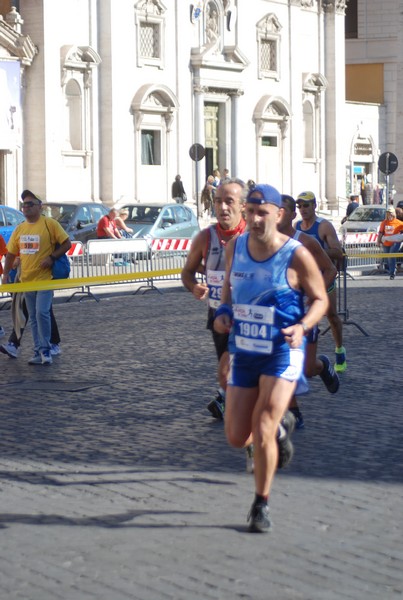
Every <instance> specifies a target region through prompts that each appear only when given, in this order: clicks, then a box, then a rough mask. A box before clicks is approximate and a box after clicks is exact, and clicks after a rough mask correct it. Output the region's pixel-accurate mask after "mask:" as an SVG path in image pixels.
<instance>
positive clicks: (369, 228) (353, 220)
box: [340, 204, 386, 234]
mask: <svg viewBox="0 0 403 600" xmlns="http://www.w3.org/2000/svg"><path fill="white" fill-rule="evenodd" d="M385 218H386V207H385V206H380V205H379V204H364V205H363V206H358V207H357V208H356V209H355V210H354V211H353V212H352V213H351V215H350V216H349V217H347V219H346V221H345V222H344V223H343V225H341V227H340V233H341V234H345V233H357V232H361V233H363V232H368V233H369V232H372V233H373V232H377V231H378V230H379V226H380V224H381V223H382V221H383V220H384V219H385Z"/></svg>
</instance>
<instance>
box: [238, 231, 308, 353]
mask: <svg viewBox="0 0 403 600" xmlns="http://www.w3.org/2000/svg"><path fill="white" fill-rule="evenodd" d="M248 239H249V234H248V233H246V234H244V235H241V236H240V237H239V238H238V239H237V240H236V244H235V251H234V258H233V262H232V265H231V274H230V282H231V288H232V308H233V311H234V324H233V327H232V329H231V333H230V338H229V350H230V352H236V353H239V352H242V353H253V354H272V353H275V352H278V351H281V350H282V349H285V348H287V349H289V346H288V344H287V342H286V341H285V339H284V336H283V334H282V333H281V329H282V328H283V327H288V326H289V325H293V324H295V323H297V322H298V321H300V319H301V318H302V317H303V315H304V304H303V293H302V292H301V291H299V290H294V289H293V288H291V287H290V285H289V283H288V280H287V268H288V267H289V265H290V263H291V260H292V257H293V254H294V252H295V250H296V249H297V248H298V247H299V246H300V245H301V244H300V243H299V242H297V241H295V240H293V239H288V240H287V242H286V243H285V244H284V245H283V246H282V247H281V248H280V249H279V250H278V251H277V252H276V253H275V254H274V255H273V256H271V257H270V258H268V259H267V260H265V261H256V260H254V259H253V258H252V257H251V256H250V254H249V250H248Z"/></svg>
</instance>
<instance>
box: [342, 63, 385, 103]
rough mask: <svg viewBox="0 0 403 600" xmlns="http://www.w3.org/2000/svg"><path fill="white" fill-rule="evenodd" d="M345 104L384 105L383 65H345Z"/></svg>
mask: <svg viewBox="0 0 403 600" xmlns="http://www.w3.org/2000/svg"><path fill="white" fill-rule="evenodd" d="M346 100H347V102H368V103H371V104H383V103H384V68H383V64H381V63H375V64H369V63H365V64H361V65H359V64H357V65H346Z"/></svg>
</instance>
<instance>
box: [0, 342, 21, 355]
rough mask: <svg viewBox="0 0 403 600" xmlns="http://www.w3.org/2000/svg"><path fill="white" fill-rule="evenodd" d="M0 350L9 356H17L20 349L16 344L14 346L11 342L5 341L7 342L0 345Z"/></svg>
mask: <svg viewBox="0 0 403 600" xmlns="http://www.w3.org/2000/svg"><path fill="white" fill-rule="evenodd" d="M0 352H2V353H3V354H7V356H9V357H10V358H18V355H19V353H20V349H19V348H17V346H14V344H12V343H11V342H7V344H2V345H1V346H0Z"/></svg>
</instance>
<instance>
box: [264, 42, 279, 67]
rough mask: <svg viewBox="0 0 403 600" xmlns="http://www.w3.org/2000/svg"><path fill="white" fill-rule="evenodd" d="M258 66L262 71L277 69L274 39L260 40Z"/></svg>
mask: <svg viewBox="0 0 403 600" xmlns="http://www.w3.org/2000/svg"><path fill="white" fill-rule="evenodd" d="M260 68H261V70H262V71H277V44H276V41H275V40H264V39H263V40H261V41H260Z"/></svg>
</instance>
